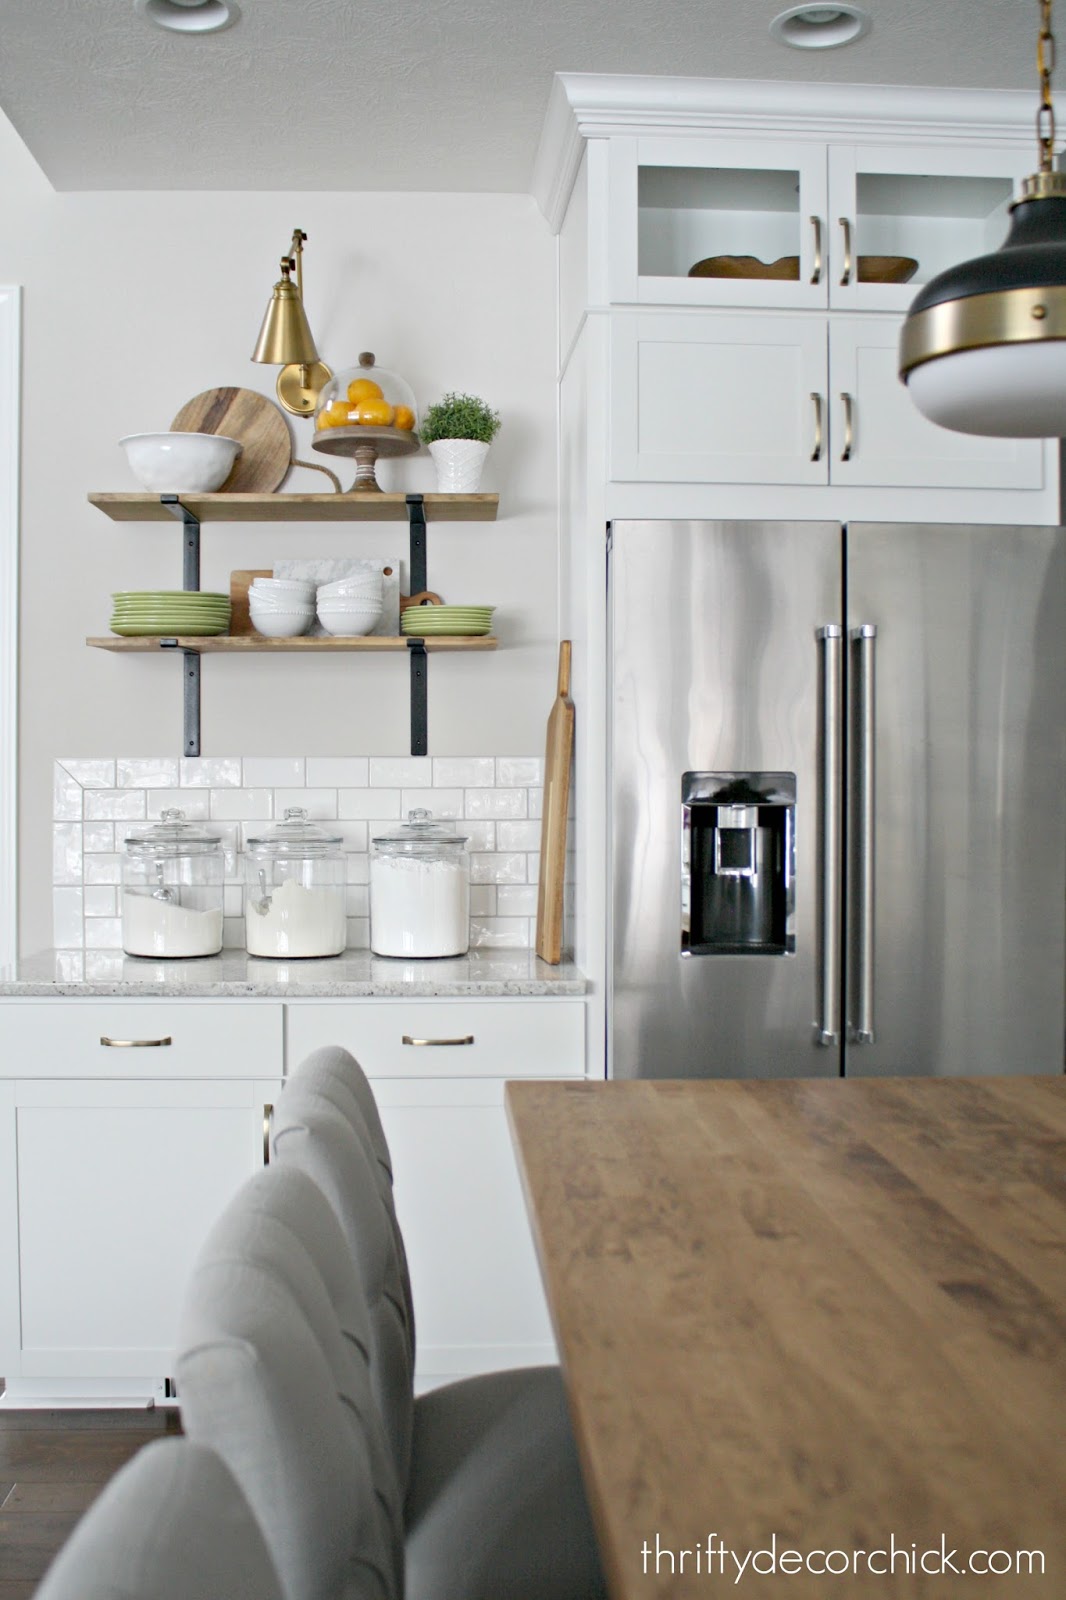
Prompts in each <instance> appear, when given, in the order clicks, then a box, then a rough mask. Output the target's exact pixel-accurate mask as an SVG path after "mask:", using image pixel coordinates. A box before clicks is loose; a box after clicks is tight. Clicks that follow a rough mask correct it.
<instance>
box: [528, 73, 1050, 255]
mask: <svg viewBox="0 0 1066 1600" xmlns="http://www.w3.org/2000/svg"><path fill="white" fill-rule="evenodd" d="M1034 107H1035V101H1034V96H1033V95H1031V94H1029V93H1028V92H1025V91H1021V90H1003V91H991V90H987V89H914V88H900V87H897V86H895V85H888V84H839V83H774V82H769V81H761V80H756V79H750V80H749V79H740V78H664V77H645V76H641V75H639V74H601V73H591V72H558V73H556V75H555V78H554V80H553V82H552V88H551V94H550V95H549V98H548V109H547V112H546V114H545V118H544V126H543V130H542V132H541V138H540V144H539V146H538V148H537V155H536V160H535V162H534V166H533V177H532V182H531V185H530V188H531V193H532V194H533V197H534V199H535V200H536V202H537V204H538V205H539V207H540V209H541V211H542V212H543V213H544V216H545V217H546V218H547V220H548V223H549V225H550V226H551V228H552V231H553V232H556V233H557V232H558V230H559V228H560V227H561V226H562V220H563V215H564V213H565V211H566V206H567V202H568V201H569V198H570V192H571V190H572V188H573V186H574V180H575V178H576V176H577V170H578V167H579V166H580V164H581V155H582V151H583V147H584V143H585V141H586V140H588V139H597V138H604V139H605V138H610V137H611V136H612V135H617V134H629V135H634V134H640V133H646V134H664V133H672V134H677V133H694V134H697V133H703V132H719V133H738V134H745V133H749V134H758V135H761V136H763V137H765V136H767V135H776V136H778V137H779V136H781V135H782V134H788V135H792V136H799V137H806V138H812V139H813V138H820V139H839V140H842V141H847V142H849V143H855V142H857V141H858V142H871V141H878V142H880V141H884V142H893V143H906V144H920V143H928V142H934V143H939V144H943V143H944V142H945V141H950V142H951V143H965V144H970V145H977V146H980V145H981V144H995V145H1000V146H1002V145H1005V144H1014V143H1018V144H1022V143H1029V144H1032V145H1033V148H1034V157H1035V153H1036V142H1035V134H1034V131H1033V129H1034V121H1033V119H1034V114H1035V111H1034Z"/></svg>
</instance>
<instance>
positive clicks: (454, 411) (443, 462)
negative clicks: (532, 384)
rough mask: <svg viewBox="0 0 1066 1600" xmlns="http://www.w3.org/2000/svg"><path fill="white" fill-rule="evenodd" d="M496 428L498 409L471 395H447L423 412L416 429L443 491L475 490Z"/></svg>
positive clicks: (465, 491) (456, 492)
mask: <svg viewBox="0 0 1066 1600" xmlns="http://www.w3.org/2000/svg"><path fill="white" fill-rule="evenodd" d="M499 428H500V414H499V412H498V411H493V409H492V407H491V406H488V405H486V404H485V402H484V400H479V399H478V397H477V396H476V395H473V394H455V393H450V394H446V395H445V396H444V399H443V400H438V401H437V402H436V404H435V405H432V406H429V407H428V408H427V410H426V411H424V412H423V414H422V426H421V428H420V429H419V432H420V433H421V435H422V441H423V443H424V444H428V446H429V453H430V455H431V456H432V457H433V461H434V464H435V466H436V468H437V488H438V489H439V490H440V491H441V493H442V494H473V493H475V491H476V490H477V486H478V484H479V483H480V482H481V469H482V467H483V466H484V463H485V457H486V456H487V455H488V451H489V445H490V444H491V443H492V441H493V439H494V438H495V437H496V434H497V433H498V432H499Z"/></svg>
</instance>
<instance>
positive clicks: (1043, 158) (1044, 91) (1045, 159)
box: [1036, 0, 1055, 172]
mask: <svg viewBox="0 0 1066 1600" xmlns="http://www.w3.org/2000/svg"><path fill="white" fill-rule="evenodd" d="M1040 11H1041V17H1040V36H1039V38H1038V39H1037V42H1036V70H1037V72H1038V73H1039V74H1040V109H1039V111H1038V112H1037V114H1036V136H1037V139H1038V141H1039V144H1040V170H1041V172H1050V171H1051V168H1052V160H1053V157H1054V153H1055V111H1054V108H1053V106H1052V104H1051V74H1052V73H1053V72H1054V70H1055V39H1054V36H1053V34H1052V32H1051V0H1040Z"/></svg>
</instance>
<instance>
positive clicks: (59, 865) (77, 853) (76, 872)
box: [52, 822, 82, 884]
mask: <svg viewBox="0 0 1066 1600" xmlns="http://www.w3.org/2000/svg"><path fill="white" fill-rule="evenodd" d="M81 858H82V851H81V823H80V822H56V823H53V825H52V882H53V883H54V884H58V883H64V884H80V883H81V881H82V859H81Z"/></svg>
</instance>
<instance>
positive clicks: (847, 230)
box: [840, 217, 851, 287]
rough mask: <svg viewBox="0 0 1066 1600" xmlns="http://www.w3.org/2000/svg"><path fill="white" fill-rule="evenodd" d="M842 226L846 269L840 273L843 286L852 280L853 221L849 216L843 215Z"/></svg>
mask: <svg viewBox="0 0 1066 1600" xmlns="http://www.w3.org/2000/svg"><path fill="white" fill-rule="evenodd" d="M840 226H841V227H842V228H843V230H844V270H843V272H842V273H841V274H840V282H841V286H842V287H843V286H844V285H846V284H849V283H850V282H851V223H850V222H849V221H848V219H847V217H841V219H840Z"/></svg>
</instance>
